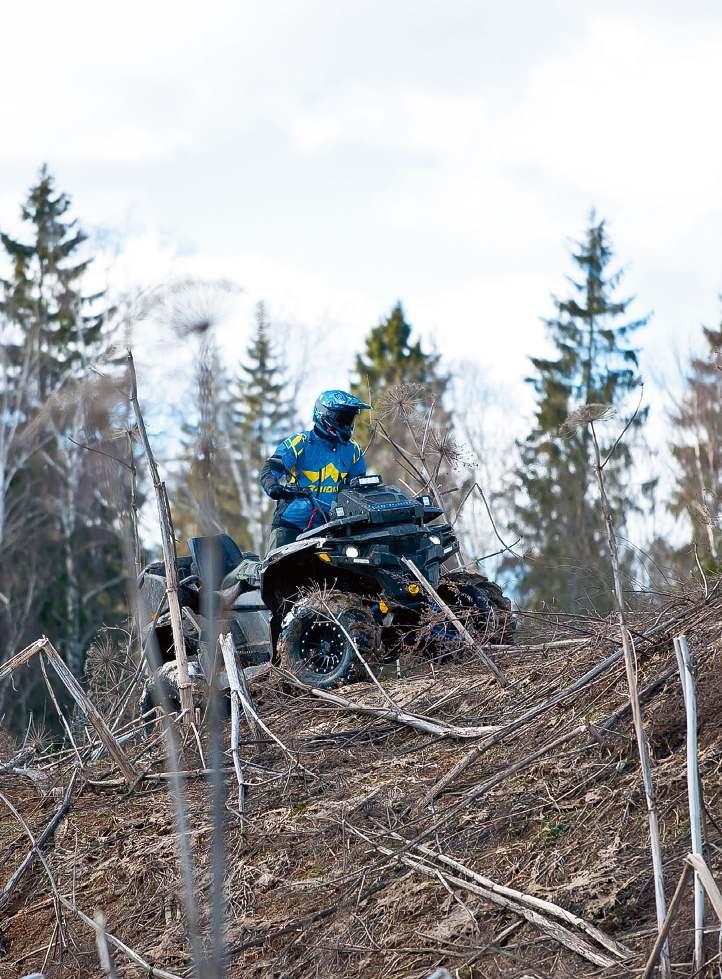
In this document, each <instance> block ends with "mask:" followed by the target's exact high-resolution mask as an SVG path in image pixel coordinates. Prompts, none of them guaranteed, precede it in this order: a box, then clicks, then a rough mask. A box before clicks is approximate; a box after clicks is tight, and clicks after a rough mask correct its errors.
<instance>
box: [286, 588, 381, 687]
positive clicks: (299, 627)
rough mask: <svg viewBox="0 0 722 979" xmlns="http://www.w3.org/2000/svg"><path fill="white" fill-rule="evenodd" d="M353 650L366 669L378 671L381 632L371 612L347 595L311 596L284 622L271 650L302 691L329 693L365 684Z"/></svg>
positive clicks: (298, 604) (297, 605)
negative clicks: (314, 689)
mask: <svg viewBox="0 0 722 979" xmlns="http://www.w3.org/2000/svg"><path fill="white" fill-rule="evenodd" d="M334 620H335V621H334ZM346 633H347V634H348V635H346ZM349 639H351V640H353V642H350V641H349ZM354 645H355V646H356V649H357V650H358V652H359V653H360V654H361V656H363V658H364V660H365V661H366V663H368V665H369V668H370V669H372V670H374V671H376V670H378V669H380V665H381V664H380V662H379V660H380V657H381V632H380V628H379V626H378V625H377V623H376V620H375V619H374V616H373V613H372V612H371V610H370V609H368V608H367V607H366V606H365V605H364V604H363V603H362V602H361V601H360V600H357V599H354V598H353V597H350V596H348V595H339V596H334V597H329V598H324V599H323V600H322V601H320V600H319V599H318V598H317V597H316V596H311V597H310V598H302V599H301V600H300V601H299V602H298V603H297V604H296V605H295V606H294V608H293V610H292V612H291V614H290V617H288V618H286V619H284V625H283V626H282V628H281V634H280V635H279V637H278V643H277V645H276V651H277V653H278V657H279V660H280V662H281V665H282V666H283V667H284V668H285V669H287V670H288V671H289V672H290V673H292V674H293V675H294V676H295V677H296V679H297V680H300V682H301V683H303V684H304V685H305V686H307V687H317V688H318V689H319V690H330V689H332V688H333V687H340V686H343V685H344V684H346V683H354V682H355V681H357V680H368V679H369V676H368V673H367V671H366V669H365V667H364V665H363V663H362V662H361V661H360V659H359V657H358V656H357V655H356V653H355V651H354V648H353V647H354ZM319 647H322V648H319Z"/></svg>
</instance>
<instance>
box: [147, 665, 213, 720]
mask: <svg viewBox="0 0 722 979" xmlns="http://www.w3.org/2000/svg"><path fill="white" fill-rule="evenodd" d="M188 672H189V678H190V681H191V691H192V695H193V707H194V708H197V707H201V708H202V707H203V705H204V703H205V699H206V694H207V684H206V682H205V680H204V678H203V676H202V674H201V672H200V669H199V668H198V665H197V663H196V661H195V660H188ZM164 709H165V710H167V711H168V712H169V713H170V714H180V712H181V697H180V688H179V686H178V664H177V663H176V661H175V660H171V661H170V662H168V663H164V664H163V666H162V667H161V668H160V670H158V676H157V678H153V677H149V678H148V679H147V680H146V681H145V685H144V687H143V694H142V696H141V699H140V713H141V716H142V718H143V726H144V728H145V733H146V734H151V733H152V732H153V728H154V726H155V723H156V721H157V720H158V719H159V718H160V716H161V711H162V710H164Z"/></svg>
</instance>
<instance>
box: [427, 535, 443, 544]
mask: <svg viewBox="0 0 722 979" xmlns="http://www.w3.org/2000/svg"><path fill="white" fill-rule="evenodd" d="M429 540H430V541H431V543H432V544H440V543H441V538H440V537H437V536H436V534H429Z"/></svg>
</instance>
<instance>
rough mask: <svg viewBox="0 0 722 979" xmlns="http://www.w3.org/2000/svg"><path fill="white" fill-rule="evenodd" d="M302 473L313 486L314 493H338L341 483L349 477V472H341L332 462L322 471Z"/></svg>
mask: <svg viewBox="0 0 722 979" xmlns="http://www.w3.org/2000/svg"><path fill="white" fill-rule="evenodd" d="M301 471H302V473H303V475H304V476H305V477H306V479H307V480H308V481H309V483H310V484H311V485H312V492H313V493H336V492H338V484H339V482H343V481H344V480H345V479H346V477H347V476H348V473H347V472H341V471H340V470H339V469H337V468H336V466H334V464H333V463H332V462H327V463H326V465H325V466H323V467H322V468H321V469H303V470H301Z"/></svg>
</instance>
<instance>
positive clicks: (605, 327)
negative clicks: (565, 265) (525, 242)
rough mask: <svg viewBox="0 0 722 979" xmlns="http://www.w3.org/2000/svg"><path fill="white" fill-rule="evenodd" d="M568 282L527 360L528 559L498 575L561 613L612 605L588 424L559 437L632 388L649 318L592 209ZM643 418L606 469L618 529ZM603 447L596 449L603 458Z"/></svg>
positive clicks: (522, 474)
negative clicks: (530, 416) (640, 313)
mask: <svg viewBox="0 0 722 979" xmlns="http://www.w3.org/2000/svg"><path fill="white" fill-rule="evenodd" d="M571 257H572V260H573V262H574V265H575V268H576V272H577V276H576V277H572V278H570V280H569V281H570V283H571V286H572V293H571V295H570V296H569V297H568V298H566V299H558V298H556V297H553V301H554V307H555V312H554V315H553V316H551V317H550V318H548V319H545V320H543V322H544V324H545V326H546V329H547V333H548V336H549V339H550V341H551V344H552V346H553V348H554V353H553V354H552V356H550V357H549V358H542V357H533V358H531V360H532V364H533V366H534V369H535V373H534V375H533V376H532V377H531V378H528V381H529V383H530V384H531V385H532V387H533V389H534V391H535V393H536V396H537V407H536V420H535V424H534V427H533V429H532V431H531V432H530V434H529V436H528V437H527V439H526V440H525V441H524V442H522V443H519V450H520V465H519V468H518V471H517V495H516V501H515V506H514V519H513V529H514V531H515V532H516V533H517V534H518V535H519V537H521V539H522V541H523V546H524V547H525V549H526V550H527V552H529V558H530V560H529V561H528V562H527V563H525V564H524V565H523V566H522V567H521V569H519V568H518V566H517V565H516V564H514V563H513V562H512V561H511V559H509V560H507V561H506V562H505V566H506V567H507V569H511V568H513V569H514V570H515V571H517V573H518V574H519V579H518V587H519V591H520V595H521V598H522V600H523V602H524V604H526V605H527V606H529V607H531V608H535V607H538V606H540V605H541V604H543V603H548V604H552V603H553V604H555V605H557V606H559V607H560V608H563V609H567V610H576V609H578V608H580V607H587V608H588V607H592V608H595V609H596V610H598V611H606V610H607V609H609V608H611V605H612V596H611V586H610V581H611V571H610V568H609V559H608V556H607V549H606V544H605V536H604V528H603V526H602V523H601V520H600V516H599V513H598V511H597V508H596V505H595V502H594V499H593V493H592V491H593V482H594V473H593V470H592V446H591V442H590V433H589V428H588V426H584V427H583V428H582V429H579V430H576V431H570V432H567V433H565V434H562V431H561V430H562V426H563V424H564V421H565V419H566V418H567V416H568V415H569V413H570V411H571V409H573V408H575V407H578V406H579V405H581V404H608V405H613V406H615V407H617V406H621V405H622V403H623V402H624V401H625V398H626V397H627V396H628V395H629V394H630V393H631V392H633V391H634V390H635V389H637V388H638V387H639V385H640V384H641V378H640V375H639V371H638V361H637V351H636V349H635V348H634V347H633V346H632V344H631V338H632V336H633V334H634V333H635V332H636V331H637V330H638V329H639V328H640V327H642V326H644V325H645V324H646V322H647V320H648V317H643V318H639V319H634V318H632V319H630V318H628V314H627V311H628V307H629V306H630V304H631V302H632V300H631V298H620V297H619V296H618V288H619V285H620V282H621V278H622V274H623V273H622V271H620V270H617V271H614V270H612V268H611V263H612V259H613V251H612V246H611V243H610V241H609V237H608V235H607V231H606V227H605V222H604V221H598V220H597V219H596V216H595V214H594V212H592V214H591V215H590V220H589V226H588V228H587V230H586V234H585V236H584V239H583V240H582V241H581V242H579V243H576V245H575V246H574V248H573V250H572V253H571ZM645 418H646V409H645V410H642V411H639V412H638V413H637V415H636V417H635V418H634V421H633V422H632V424H631V426H630V431H629V432H628V433H627V436H626V439H625V441H624V443H623V444H622V445H620V446H619V447H618V448H617V450H616V451H615V453H614V456H613V457H612V458H611V459H610V461H609V463H608V465H607V467H606V469H605V479H606V481H607V489H608V493H609V496H610V501H611V503H612V506H613V508H614V511H615V520H616V523H617V526H618V528H623V527H624V523H625V519H626V517H627V515H628V514H629V512H630V507H631V506H632V502H631V501H630V495H629V487H628V483H629V479H628V473H629V467H630V463H631V454H630V448H629V444H630V441H631V440H632V438H633V433H634V432H635V430H639V428H640V426H641V425H642V424H643V423H644V420H645ZM610 448H611V445H606V446H603V449H604V450H605V454H606V451H607V450H609V449H610Z"/></svg>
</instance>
